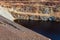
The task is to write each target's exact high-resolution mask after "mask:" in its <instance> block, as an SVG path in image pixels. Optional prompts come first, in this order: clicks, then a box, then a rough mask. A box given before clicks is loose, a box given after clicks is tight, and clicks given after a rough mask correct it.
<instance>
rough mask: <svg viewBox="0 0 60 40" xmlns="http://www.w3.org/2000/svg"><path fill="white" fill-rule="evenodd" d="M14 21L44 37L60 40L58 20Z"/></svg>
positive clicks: (59, 23)
mask: <svg viewBox="0 0 60 40" xmlns="http://www.w3.org/2000/svg"><path fill="white" fill-rule="evenodd" d="M15 22H17V23H19V24H21V25H23V26H25V27H27V28H29V29H31V30H33V31H35V32H37V33H40V34H42V35H44V36H46V37H49V38H51V39H52V40H60V22H43V21H31V20H29V21H27V20H19V21H17V20H15Z"/></svg>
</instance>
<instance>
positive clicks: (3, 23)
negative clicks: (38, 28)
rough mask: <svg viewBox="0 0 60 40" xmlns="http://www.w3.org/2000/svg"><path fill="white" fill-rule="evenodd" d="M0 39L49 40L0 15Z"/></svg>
mask: <svg viewBox="0 0 60 40" xmlns="http://www.w3.org/2000/svg"><path fill="white" fill-rule="evenodd" d="M0 40H51V39H49V38H47V37H45V36H42V35H41V34H38V33H36V32H34V31H32V30H30V29H27V28H25V27H23V26H21V25H18V24H16V23H15V22H12V21H10V20H7V19H6V18H4V17H2V16H0Z"/></svg>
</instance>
